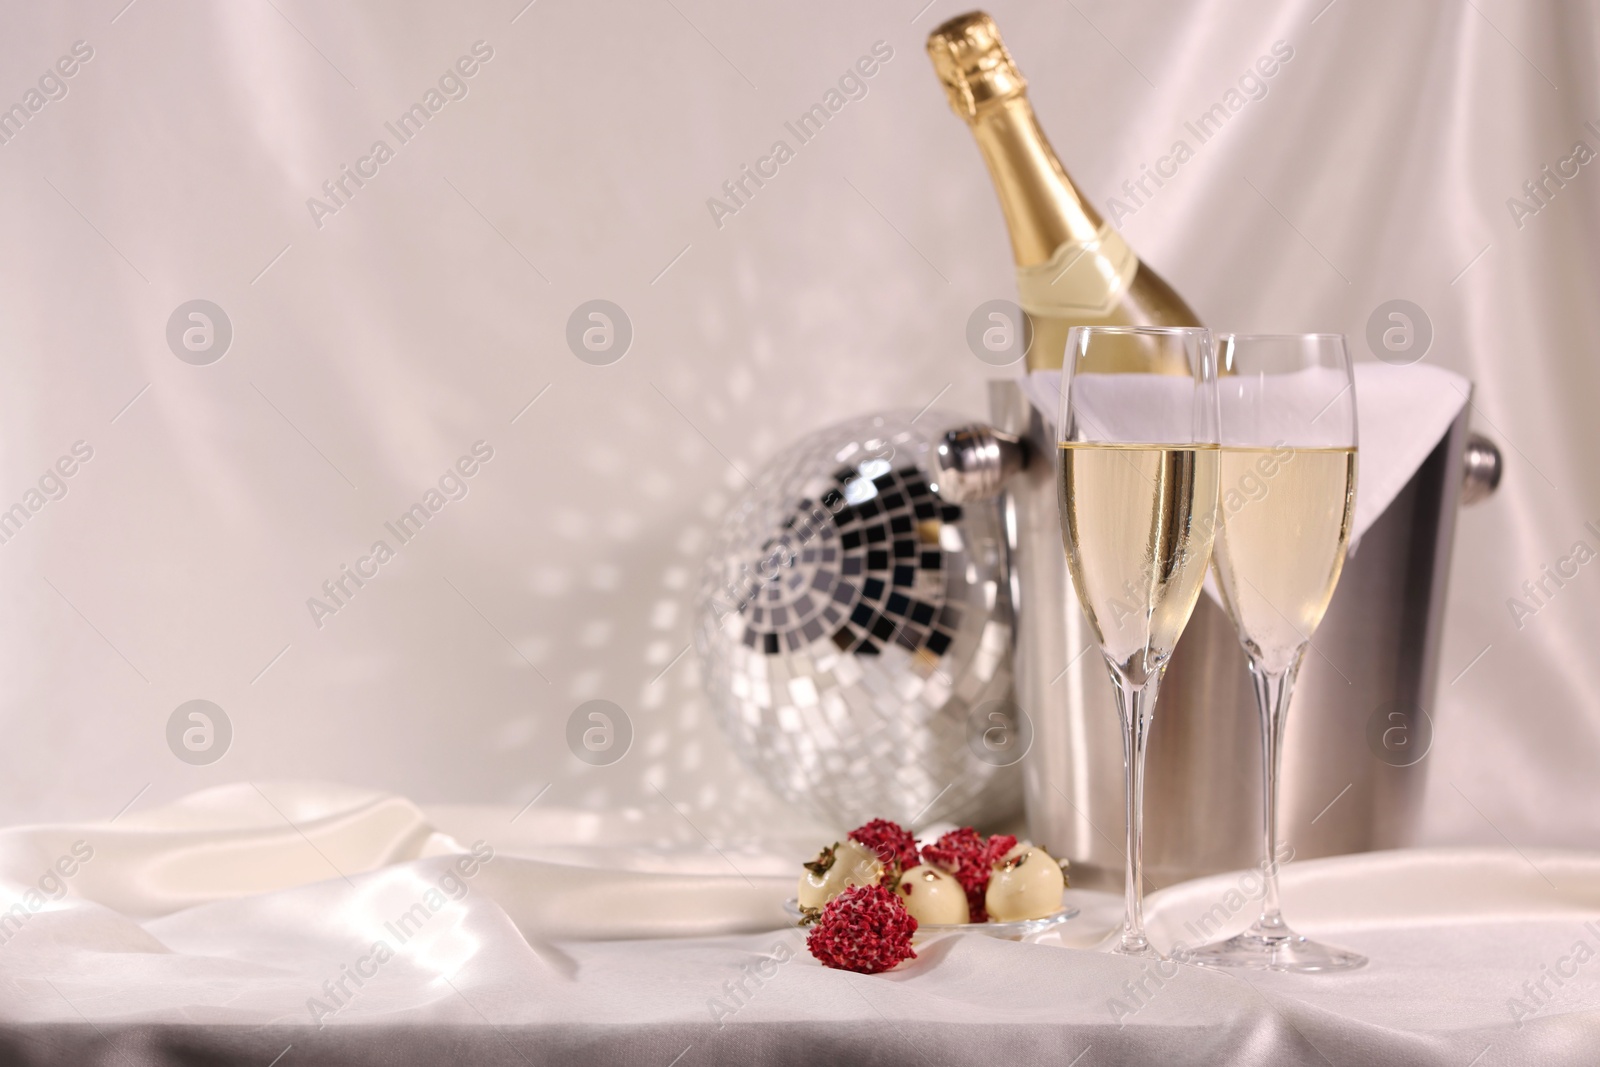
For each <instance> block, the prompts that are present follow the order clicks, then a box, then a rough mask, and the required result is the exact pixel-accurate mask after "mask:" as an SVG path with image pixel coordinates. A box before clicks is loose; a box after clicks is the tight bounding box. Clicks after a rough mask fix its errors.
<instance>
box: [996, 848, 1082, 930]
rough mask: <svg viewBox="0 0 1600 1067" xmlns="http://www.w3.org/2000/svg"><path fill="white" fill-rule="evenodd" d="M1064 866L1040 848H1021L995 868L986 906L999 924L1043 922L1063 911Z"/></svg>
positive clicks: (1009, 853) (1007, 855)
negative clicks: (1038, 920)
mask: <svg viewBox="0 0 1600 1067" xmlns="http://www.w3.org/2000/svg"><path fill="white" fill-rule="evenodd" d="M1066 885H1067V882H1066V879H1065V878H1064V877H1062V874H1061V865H1060V864H1058V863H1057V862H1056V861H1055V860H1054V859H1052V858H1051V856H1050V853H1048V852H1046V851H1045V850H1044V849H1042V848H1040V847H1039V846H1037V845H1018V846H1017V847H1016V848H1014V849H1012V850H1011V851H1010V852H1007V853H1006V857H1005V859H1004V860H1002V861H1001V862H1000V863H999V864H997V865H996V866H995V869H994V873H993V874H992V875H990V876H989V889H988V892H986V893H985V894H984V895H983V904H984V907H986V908H987V909H988V910H989V918H991V919H993V920H994V921H995V922H1003V923H1008V922H1016V921H1017V920H1019V919H1042V918H1044V917H1045V916H1047V915H1054V914H1055V913H1056V912H1058V911H1060V910H1061V891H1062V890H1063V889H1065V888H1066Z"/></svg>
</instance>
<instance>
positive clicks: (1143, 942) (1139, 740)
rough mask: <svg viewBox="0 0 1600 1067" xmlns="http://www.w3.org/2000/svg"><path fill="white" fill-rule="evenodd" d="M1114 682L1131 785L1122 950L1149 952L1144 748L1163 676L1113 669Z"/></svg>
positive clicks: (1124, 762) (1125, 768)
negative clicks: (1136, 681) (1137, 678)
mask: <svg viewBox="0 0 1600 1067" xmlns="http://www.w3.org/2000/svg"><path fill="white" fill-rule="evenodd" d="M1112 682H1113V684H1114V687H1115V689H1116V691H1117V714H1118V715H1119V716H1120V717H1121V719H1122V766H1123V780H1124V782H1125V784H1126V787H1127V796H1126V806H1125V808H1124V815H1125V818H1126V825H1127V828H1128V847H1127V850H1126V851H1125V852H1124V853H1123V856H1124V859H1125V861H1126V870H1125V872H1124V879H1123V885H1124V892H1125V893H1126V894H1127V903H1128V911H1127V917H1126V918H1125V919H1124V920H1123V925H1122V945H1121V948H1120V949H1119V951H1121V952H1126V953H1132V954H1136V955H1145V954H1148V953H1149V952H1151V951H1152V950H1151V948H1150V941H1149V939H1148V938H1146V937H1145V935H1144V751H1145V742H1146V740H1148V738H1149V736H1150V721H1151V719H1152V718H1153V717H1154V714H1155V706H1156V691H1157V689H1158V688H1159V687H1160V684H1161V678H1160V675H1156V676H1154V677H1151V678H1150V679H1149V680H1147V681H1146V682H1145V683H1144V684H1143V685H1137V686H1136V685H1133V684H1131V683H1129V682H1128V681H1127V680H1126V679H1124V678H1122V677H1120V676H1118V674H1117V672H1116V671H1112Z"/></svg>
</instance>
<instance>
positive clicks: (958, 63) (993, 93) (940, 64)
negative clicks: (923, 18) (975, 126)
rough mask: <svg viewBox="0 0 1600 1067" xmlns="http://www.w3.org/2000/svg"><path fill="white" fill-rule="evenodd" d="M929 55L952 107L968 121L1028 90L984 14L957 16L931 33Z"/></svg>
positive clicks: (991, 23) (990, 20)
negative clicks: (980, 112)
mask: <svg viewBox="0 0 1600 1067" xmlns="http://www.w3.org/2000/svg"><path fill="white" fill-rule="evenodd" d="M928 56H929V58H931V59H932V60H933V69H934V70H935V71H936V72H937V73H938V75H939V80H940V81H941V82H943V83H944V89H945V92H946V93H947V94H949V97H950V107H951V108H952V109H953V110H954V111H955V113H956V114H957V115H960V116H961V117H962V118H963V119H965V120H967V121H968V122H971V121H972V120H973V119H975V118H977V116H978V112H979V110H980V109H982V108H983V107H984V106H985V105H986V104H991V103H994V102H995V101H999V100H1005V99H1008V98H1010V97H1013V96H1018V95H1020V94H1021V93H1022V92H1023V91H1024V90H1026V89H1027V87H1028V83H1027V81H1026V80H1025V79H1024V78H1023V77H1022V75H1021V74H1020V73H1019V72H1018V71H1017V65H1016V64H1015V63H1013V62H1012V61H1011V53H1010V52H1007V51H1006V46H1005V42H1004V41H1002V40H1000V28H999V27H998V26H996V25H995V24H994V19H992V18H990V17H989V16H988V15H986V14H984V13H983V12H982V11H969V12H967V13H966V14H965V15H957V16H956V17H955V18H953V19H951V20H949V21H948V22H946V23H944V24H943V25H941V26H939V27H938V28H937V29H935V30H934V31H933V32H932V33H930V34H929V35H928Z"/></svg>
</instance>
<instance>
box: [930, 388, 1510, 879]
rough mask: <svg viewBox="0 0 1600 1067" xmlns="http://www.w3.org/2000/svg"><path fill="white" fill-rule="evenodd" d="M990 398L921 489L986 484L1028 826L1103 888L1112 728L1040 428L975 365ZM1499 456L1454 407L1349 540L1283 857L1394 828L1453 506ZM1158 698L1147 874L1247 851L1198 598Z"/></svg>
mask: <svg viewBox="0 0 1600 1067" xmlns="http://www.w3.org/2000/svg"><path fill="white" fill-rule="evenodd" d="M990 408H991V420H990V421H989V422H988V423H982V422H975V423H972V424H970V425H967V426H962V427H958V428H956V429H954V430H951V431H950V432H949V433H947V434H946V435H945V437H944V438H943V440H942V441H941V442H940V445H939V448H938V450H937V459H936V464H937V467H938V486H937V489H938V492H939V493H940V495H941V496H943V497H945V499H947V500H949V501H951V502H952V503H967V502H970V501H976V500H982V499H994V498H998V504H999V507H1000V509H1001V514H1002V516H1003V520H1004V526H1005V539H1006V549H1007V554H1008V560H1007V567H1008V575H1007V577H1008V579H1009V585H1010V591H1011V594H1012V603H1013V605H1014V607H1015V611H1016V619H1017V626H1016V629H1015V630H1014V632H1013V650H1012V651H1013V659H1014V675H1015V700H1016V703H1017V705H1018V706H1019V707H1020V708H1021V709H1022V710H1023V711H1024V712H1025V713H1026V714H1027V715H1028V716H1029V717H1030V718H1031V720H1032V724H1033V737H1034V743H1033V749H1032V751H1031V752H1030V754H1029V755H1028V757H1027V758H1026V759H1025V760H1024V761H1023V770H1024V780H1025V783H1026V784H1025V789H1026V799H1027V809H1028V821H1029V832H1030V834H1031V836H1032V837H1033V839H1034V840H1035V841H1037V842H1038V843H1040V844H1042V845H1044V846H1045V847H1047V848H1049V849H1050V851H1051V852H1052V853H1053V854H1055V855H1058V856H1063V857H1066V858H1068V859H1070V860H1071V861H1072V864H1073V875H1074V884H1076V885H1084V886H1087V887H1090V888H1107V889H1117V888H1119V887H1120V886H1121V881H1122V857H1121V851H1120V845H1119V844H1118V842H1120V841H1121V840H1122V837H1123V829H1122V799H1123V798H1122V749H1121V739H1120V735H1119V727H1118V726H1117V722H1116V715H1115V714H1114V712H1113V711H1112V707H1113V704H1112V695H1111V689H1110V682H1109V680H1108V678H1107V676H1106V671H1105V667H1104V664H1103V663H1102V662H1101V660H1100V657H1099V656H1098V655H1096V654H1095V653H1094V651H1093V640H1092V636H1091V634H1090V632H1089V628H1088V624H1087V621H1086V620H1085V619H1084V618H1083V615H1082V613H1081V611H1080V610H1079V608H1078V605H1077V599H1076V596H1075V595H1074V594H1073V592H1072V588H1071V580H1070V577H1069V576H1068V574H1067V571H1066V566H1065V560H1064V558H1063V553H1062V550H1061V533H1060V520H1059V517H1058V511H1057V503H1056V486H1055V472H1054V469H1053V468H1054V462H1053V456H1054V453H1055V448H1054V442H1053V441H1050V440H1048V439H1047V436H1048V435H1047V433H1046V427H1045V424H1044V422H1043V420H1042V419H1041V418H1040V417H1039V415H1038V413H1037V412H1035V411H1034V410H1033V408H1032V405H1031V404H1030V403H1029V402H1028V400H1027V398H1026V397H1025V396H1024V395H1023V393H1022V390H1021V388H1020V387H1019V386H1018V384H1017V383H1016V382H1014V381H997V382H992V383H991V386H990ZM1502 468H1503V464H1502V461H1501V456H1500V450H1499V449H1498V448H1497V447H1496V446H1495V445H1494V443H1493V442H1491V441H1489V440H1488V439H1487V438H1484V437H1481V436H1479V435H1477V434H1472V433H1469V432H1468V430H1467V416H1466V414H1465V412H1463V414H1462V415H1461V417H1460V418H1458V419H1457V421H1456V423H1455V424H1454V425H1453V426H1452V427H1451V429H1450V430H1449V432H1448V433H1447V434H1446V435H1445V436H1444V438H1443V439H1442V440H1441V441H1440V443H1439V445H1438V446H1437V447H1436V448H1435V449H1434V451H1433V453H1432V454H1431V455H1430V456H1429V458H1428V459H1427V461H1426V462H1424V463H1423V465H1422V467H1421V468H1420V469H1419V470H1418V471H1417V472H1416V474H1415V475H1413V477H1412V479H1411V481H1410V482H1409V483H1408V484H1407V486H1406V487H1405V489H1403V490H1402V491H1401V492H1400V494H1399V495H1398V496H1397V497H1396V498H1395V500H1394V502H1393V503H1392V504H1391V505H1390V506H1389V508H1388V509H1386V510H1385V512H1384V514H1383V515H1382V516H1381V517H1380V518H1379V519H1378V521H1377V522H1376V523H1374V524H1373V526H1372V528H1371V529H1370V530H1368V531H1367V532H1366V534H1364V535H1363V537H1362V539H1361V542H1360V544H1359V546H1358V549H1357V550H1356V551H1353V552H1352V554H1351V557H1350V560H1349V562H1348V563H1347V564H1346V567H1345V571H1344V576H1343V578H1342V579H1341V582H1340V585H1339V588H1338V590H1337V591H1336V592H1335V594H1334V599H1333V603H1332V604H1331V605H1330V607H1329V610H1328V614H1327V616H1326V618H1325V620H1324V622H1323V625H1322V628H1321V629H1320V630H1319V631H1318V633H1317V637H1316V644H1317V649H1318V654H1317V655H1314V656H1309V657H1307V662H1306V666H1305V667H1304V668H1303V670H1302V673H1301V678H1300V683H1299V685H1298V686H1297V690H1296V697H1295V710H1294V714H1292V715H1291V716H1290V717H1289V724H1288V727H1287V730H1286V734H1285V754H1284V773H1283V786H1282V789H1283V792H1282V797H1281V812H1282V816H1281V823H1282V826H1283V828H1284V836H1285V838H1286V840H1287V843H1288V844H1289V846H1290V847H1291V848H1292V849H1293V850H1294V855H1295V856H1297V857H1300V858H1310V857H1314V856H1322V855H1335V854H1339V853H1346V852H1359V851H1365V850H1369V849H1374V848H1389V847H1396V846H1400V845H1404V844H1407V843H1409V840H1410V838H1411V835H1412V833H1413V832H1414V828H1415V824H1416V819H1417V816H1418V813H1419V811H1420V806H1421V801H1422V795H1423V785H1424V775H1425V773H1426V760H1425V756H1426V751H1427V745H1428V744H1429V738H1430V737H1431V729H1432V713H1433V692H1434V686H1435V682H1436V678H1437V666H1438V663H1437V661H1438V648H1439V640H1440V630H1441V623H1442V618H1443V602H1444V589H1445V585H1446V582H1447V578H1448V571H1449V560H1450V549H1451V545H1452V543H1453V540H1454V531H1455V513H1456V509H1457V507H1458V506H1459V505H1460V504H1472V503H1477V502H1478V501H1481V500H1483V499H1485V498H1487V497H1488V496H1489V495H1490V494H1492V493H1493V492H1494V490H1495V488H1496V486H1497V485H1498V484H1499V481H1500V476H1501V471H1502ZM1161 703H1162V707H1161V708H1160V709H1159V710H1158V712H1157V715H1156V719H1155V724H1154V726H1153V728H1152V733H1151V741H1150V750H1149V762H1148V764H1147V772H1146V781H1147V787H1146V789H1147V792H1146V800H1145V808H1146V812H1147V819H1146V838H1145V860H1146V873H1147V874H1148V875H1149V877H1150V879H1151V881H1152V883H1153V884H1155V885H1158V886H1159V885H1167V884H1171V883H1172V882H1175V881H1179V880H1182V879H1185V878H1192V877H1197V876H1200V875H1204V874H1210V873H1215V872H1219V871H1227V870H1236V869H1241V868H1244V867H1248V866H1249V865H1251V864H1253V863H1255V862H1257V860H1258V859H1259V856H1258V855H1257V853H1258V852H1259V850H1260V781H1261V774H1260V757H1259V741H1258V736H1259V723H1258V718H1257V712H1256V708H1255V703H1254V697H1253V695H1252V693H1251V691H1250V686H1249V680H1248V675H1247V672H1246V669H1245V659H1244V653H1243V651H1242V650H1241V649H1240V648H1239V644H1238V640H1237V638H1236V636H1235V634H1234V630H1233V626H1232V624H1231V623H1230V622H1229V620H1228V618H1227V616H1226V614H1225V613H1224V612H1223V611H1222V609H1221V608H1220V607H1219V606H1218V605H1216V604H1215V603H1213V602H1212V601H1211V600H1210V598H1209V597H1202V598H1201V600H1200V603H1199V605H1197V607H1196V609H1195V613H1194V616H1193V618H1192V619H1191V621H1190V623H1189V626H1188V628H1187V630H1186V631H1185V633H1184V638H1183V640H1182V641H1181V642H1180V643H1179V645H1178V649H1177V652H1176V653H1175V655H1174V657H1173V661H1172V664H1171V666H1170V668H1169V670H1168V675H1167V680H1166V683H1165V684H1164V685H1163V687H1162V697H1161ZM1385 709H1389V710H1388V715H1389V716H1390V718H1389V719H1384V722H1385V723H1386V722H1388V721H1390V720H1392V719H1393V717H1394V715H1395V714H1396V713H1398V714H1400V715H1401V716H1402V718H1403V719H1404V721H1406V722H1407V723H1408V724H1409V726H1408V728H1409V729H1410V730H1411V731H1412V732H1411V733H1410V734H1408V735H1407V736H1408V740H1410V741H1412V742H1413V744H1412V747H1411V748H1410V749H1406V750H1401V751H1400V752H1399V753H1398V754H1397V753H1396V752H1391V751H1388V750H1386V749H1384V748H1381V747H1375V745H1374V742H1373V741H1372V740H1371V724H1372V723H1373V722H1375V721H1378V720H1379V719H1383V717H1384V715H1385V714H1386V712H1385ZM1395 721H1399V720H1395ZM1383 729H1384V726H1383V723H1380V731H1379V732H1380V733H1382V731H1383ZM1391 733H1392V732H1391ZM1385 736H1390V735H1385Z"/></svg>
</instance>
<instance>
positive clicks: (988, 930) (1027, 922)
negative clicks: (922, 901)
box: [783, 897, 1078, 942]
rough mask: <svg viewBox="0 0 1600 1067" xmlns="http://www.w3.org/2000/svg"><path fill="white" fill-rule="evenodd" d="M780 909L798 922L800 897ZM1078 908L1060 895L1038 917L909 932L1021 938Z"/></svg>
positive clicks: (920, 938) (919, 938)
mask: <svg viewBox="0 0 1600 1067" xmlns="http://www.w3.org/2000/svg"><path fill="white" fill-rule="evenodd" d="M783 910H784V911H785V912H787V913H788V915H789V918H791V919H793V920H794V921H795V924H796V925H799V923H800V900H799V898H797V897H790V898H789V899H788V900H785V901H784V902H783ZM1077 915H1078V909H1077V908H1074V907H1072V906H1071V905H1069V904H1067V903H1066V900H1065V898H1063V900H1062V903H1061V910H1060V911H1056V912H1052V913H1051V914H1049V915H1046V916H1044V917H1043V918H1039V919H1017V920H1015V921H1014V922H1008V923H1002V922H993V921H991V922H986V923H918V924H917V932H916V933H915V934H914V935H912V941H914V942H915V941H923V940H926V939H927V938H928V937H930V936H932V935H934V934H981V935H982V936H984V937H998V938H1000V939H1001V940H1003V941H1021V940H1022V939H1023V938H1026V937H1032V936H1033V935H1034V934H1042V933H1044V932H1045V931H1046V930H1050V929H1053V928H1054V927H1057V926H1060V925H1061V924H1062V923H1064V922H1066V921H1067V920H1069V919H1073V918H1076V917H1077Z"/></svg>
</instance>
